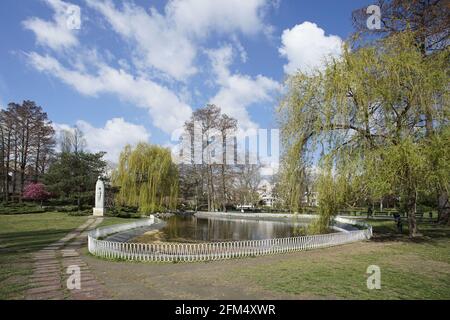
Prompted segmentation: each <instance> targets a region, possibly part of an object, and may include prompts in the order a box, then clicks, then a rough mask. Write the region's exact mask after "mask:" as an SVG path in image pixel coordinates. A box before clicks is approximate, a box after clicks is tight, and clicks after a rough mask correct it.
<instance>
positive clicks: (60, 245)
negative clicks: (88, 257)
mask: <svg viewBox="0 0 450 320" xmlns="http://www.w3.org/2000/svg"><path fill="white" fill-rule="evenodd" d="M102 221H103V218H89V219H88V220H87V221H86V222H85V223H84V224H82V225H81V226H79V227H78V228H76V229H75V230H74V231H72V232H70V233H68V234H67V235H66V236H65V237H63V238H62V239H60V240H58V241H56V242H55V243H53V244H51V245H49V246H47V247H45V248H43V249H42V250H40V251H38V252H36V253H35V254H34V255H33V259H34V268H33V275H32V276H31V278H30V284H31V289H29V290H28V291H27V292H26V299H27V300H62V299H79V300H84V299H106V298H107V295H106V293H105V290H104V287H103V286H102V285H101V284H100V283H99V282H98V281H97V280H96V279H95V277H94V276H93V275H92V273H91V271H90V269H89V267H88V266H87V264H86V263H85V262H84V261H83V260H82V258H81V257H80V254H79V252H78V251H79V249H80V248H81V247H82V246H83V245H84V244H85V242H86V238H87V232H88V231H89V230H92V229H94V228H95V227H97V226H98V225H99V224H100V223H101V222H102ZM69 266H78V267H79V268H80V274H81V288H80V289H79V290H78V289H74V290H68V289H67V285H66V283H67V279H68V277H69V276H70V275H69V274H67V272H66V271H67V270H68V267H69Z"/></svg>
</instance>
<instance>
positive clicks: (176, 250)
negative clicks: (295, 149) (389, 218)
mask: <svg viewBox="0 0 450 320" xmlns="http://www.w3.org/2000/svg"><path fill="white" fill-rule="evenodd" d="M336 221H338V222H341V223H351V224H357V225H360V226H362V227H364V229H362V230H355V231H349V232H346V233H344V232H338V233H330V234H322V235H312V236H302V237H291V238H277V239H268V240H248V241H230V242H209V243H195V244H188V243H126V242H112V241H107V240H101V239H99V238H100V237H104V236H106V235H108V234H112V233H116V232H120V231H125V230H128V229H132V228H137V227H144V226H150V225H152V224H153V223H155V219H154V217H151V218H150V219H145V220H142V221H138V222H134V223H130V224H124V225H117V226H111V227H105V228H99V229H96V230H93V231H91V232H90V233H89V234H88V248H89V252H90V253H91V254H93V255H95V256H99V257H102V258H106V259H118V260H129V261H155V262H173V261H180V262H194V261H211V260H222V259H231V258H243V257H253V256H259V255H267V254H275V253H285V252H294V251H304V250H312V249H318V248H326V247H331V246H336V245H341V244H345V243H350V242H355V241H361V240H367V239H370V238H371V237H372V227H371V226H369V225H367V224H363V223H361V222H358V221H352V220H350V219H346V218H342V217H337V218H336Z"/></svg>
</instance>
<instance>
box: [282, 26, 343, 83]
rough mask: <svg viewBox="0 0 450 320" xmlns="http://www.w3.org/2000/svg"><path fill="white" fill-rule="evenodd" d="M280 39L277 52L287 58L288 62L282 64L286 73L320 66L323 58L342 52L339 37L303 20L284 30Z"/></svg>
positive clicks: (335, 55) (305, 70) (309, 70)
mask: <svg viewBox="0 0 450 320" xmlns="http://www.w3.org/2000/svg"><path fill="white" fill-rule="evenodd" d="M281 41H282V47H281V48H279V52H280V54H281V55H282V56H283V57H285V58H286V59H287V60H288V64H286V65H285V66H284V71H285V72H286V73H287V74H293V73H295V72H297V71H301V72H305V73H308V72H311V71H313V70H314V69H316V68H320V67H321V66H322V65H323V63H324V60H325V59H327V58H329V57H338V56H340V54H341V52H342V39H341V38H339V37H338V36H334V35H328V36H327V35H325V31H324V30H323V29H321V28H320V27H318V26H317V25H316V24H315V23H311V22H303V23H302V24H298V25H296V26H295V27H293V28H292V29H286V30H284V31H283V34H282V36H281Z"/></svg>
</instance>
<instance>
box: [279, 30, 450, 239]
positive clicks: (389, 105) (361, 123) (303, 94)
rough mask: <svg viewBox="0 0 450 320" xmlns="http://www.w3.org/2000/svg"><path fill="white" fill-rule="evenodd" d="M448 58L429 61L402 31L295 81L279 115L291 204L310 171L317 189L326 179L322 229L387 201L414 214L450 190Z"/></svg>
mask: <svg viewBox="0 0 450 320" xmlns="http://www.w3.org/2000/svg"><path fill="white" fill-rule="evenodd" d="M448 53H449V52H448V50H443V51H440V52H437V53H435V54H433V55H431V56H429V57H425V58H424V57H423V53H422V52H421V50H420V48H419V47H417V46H416V44H415V40H414V35H413V34H410V33H407V32H405V33H402V34H398V35H395V36H392V37H389V38H386V39H384V40H383V41H380V42H378V43H377V44H376V45H374V46H369V47H364V48H360V49H357V50H353V51H350V50H349V49H348V48H346V47H345V48H344V52H343V56H342V58H340V59H339V60H334V61H329V62H328V64H327V66H326V68H325V69H324V70H317V71H316V72H314V73H308V74H303V73H298V74H296V75H293V76H292V77H291V78H289V79H288V81H287V87H288V90H287V94H286V96H285V98H284V99H283V100H282V102H281V105H280V108H279V114H280V120H281V128H282V134H283V145H284V150H285V154H284V161H283V165H284V172H285V174H284V176H283V182H284V184H285V185H286V186H287V190H291V192H290V193H289V196H290V197H291V201H290V203H291V205H292V204H293V205H294V206H296V201H298V200H297V199H298V198H299V190H301V184H302V183H304V178H303V177H302V176H301V174H300V173H301V172H302V171H303V172H304V171H305V167H306V166H308V165H309V164H311V163H313V162H316V163H318V164H319V170H318V171H319V176H322V177H321V178H319V182H320V180H321V179H325V182H324V184H322V185H321V186H320V184H321V183H319V186H318V187H317V188H318V192H319V198H320V199H319V201H318V202H319V206H320V208H319V211H320V213H321V214H322V215H323V216H324V220H325V221H324V223H325V222H326V220H328V219H329V217H330V216H331V215H334V214H336V213H337V211H338V209H339V207H345V206H353V205H355V204H358V203H361V202H367V203H370V202H371V199H374V198H378V199H379V198H380V197H382V196H385V195H393V196H397V197H400V198H401V199H403V201H404V204H405V206H406V207H405V210H406V211H408V212H413V211H414V206H415V204H416V200H417V195H418V194H419V192H420V191H421V189H425V188H429V187H430V185H434V186H440V187H442V185H443V184H445V185H446V187H448V181H449V180H450V179H449V170H448V163H449V161H448V154H449V145H448V115H449V100H448V98H449V96H448V90H447V89H448V88H447V86H448V70H449V68H448V66H449V65H448V61H449V59H448ZM429 119H432V127H433V129H434V131H436V135H435V136H433V135H431V137H430V130H429V125H430V121H427V120H429ZM317 155H320V156H319V160H320V161H317V159H315V157H317ZM431 164H432V165H431ZM331 173H332V174H331ZM324 193H330V194H324ZM332 203H334V204H332ZM412 219H413V218H412ZM410 222H411V223H413V224H414V221H410ZM411 230H413V228H411Z"/></svg>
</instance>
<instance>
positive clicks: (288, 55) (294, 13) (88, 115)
mask: <svg viewBox="0 0 450 320" xmlns="http://www.w3.org/2000/svg"><path fill="white" fill-rule="evenodd" d="M370 4H371V3H370V1H364V0H340V1H332V0H315V1H307V0H304V1H295V0H278V1H275V0H245V1H242V0H239V1H238V0H223V1H221V0H216V1H212V0H172V1H169V2H167V1H162V0H157V1H156V0H152V1H149V0H134V1H132V0H129V1H125V2H122V1H112V0H111V1H109V0H71V1H62V0H19V1H17V0H2V1H0V24H1V28H0V39H1V49H0V105H1V106H3V107H4V106H6V104H7V103H9V102H12V101H14V102H20V101H22V100H25V99H30V100H34V101H36V102H37V103H38V104H39V105H41V106H42V107H43V108H44V110H45V111H47V113H48V115H49V118H50V119H51V120H52V121H53V122H54V123H55V127H56V128H57V129H58V130H59V129H61V128H67V127H70V126H73V125H75V124H77V125H78V126H79V127H80V128H81V129H82V130H83V131H84V132H85V135H86V138H87V140H88V148H89V149H91V151H100V150H104V151H108V152H109V155H108V159H109V160H112V161H114V160H115V158H116V157H117V155H118V153H119V151H120V150H121V148H122V147H123V146H124V145H125V144H126V143H132V144H133V143H137V142H138V141H141V140H144V141H149V142H152V143H158V144H162V145H167V144H168V143H170V137H171V132H173V130H174V129H176V128H177V127H179V126H180V125H182V123H183V121H184V120H186V119H187V118H188V117H189V115H190V113H191V112H192V110H195V109H197V108H199V107H202V106H204V105H205V104H207V103H215V104H217V105H219V106H221V107H222V109H223V110H224V112H226V113H228V114H230V115H231V116H234V117H235V118H237V119H238V121H239V123H240V126H241V127H242V128H244V129H248V128H255V127H260V128H276V127H277V124H276V120H275V114H274V109H275V107H276V105H277V101H278V99H279V97H280V95H281V91H282V82H283V80H284V79H285V77H286V76H287V75H288V74H291V73H293V72H295V71H296V70H299V69H300V70H303V71H308V70H310V69H311V68H314V67H320V65H321V63H322V62H323V59H324V58H325V57H328V56H338V55H339V53H340V46H341V44H342V41H343V40H345V39H346V38H347V37H348V36H349V35H350V34H351V32H352V25H351V12H352V10H354V9H356V8H359V7H363V6H366V5H370ZM73 6H75V8H79V9H80V12H81V15H80V17H81V26H80V28H79V29H73V28H71V27H70V26H73V24H70V23H68V19H71V17H70V15H69V16H68V14H69V13H68V12H70V9H71V8H74V7H73ZM68 10H69V11H68ZM72 17H73V16H72ZM71 21H74V20H71Z"/></svg>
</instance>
